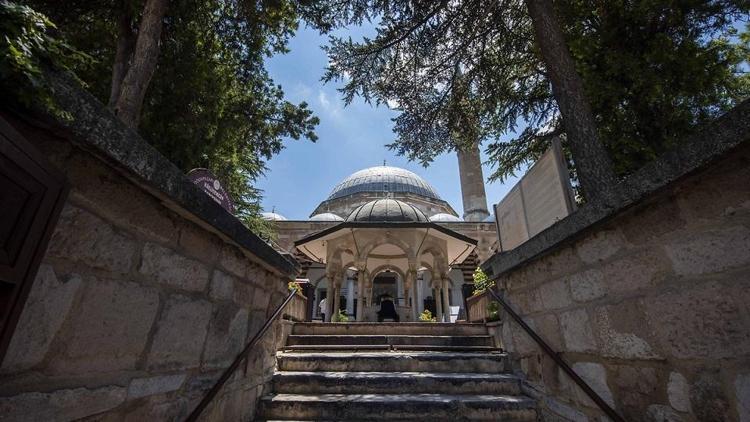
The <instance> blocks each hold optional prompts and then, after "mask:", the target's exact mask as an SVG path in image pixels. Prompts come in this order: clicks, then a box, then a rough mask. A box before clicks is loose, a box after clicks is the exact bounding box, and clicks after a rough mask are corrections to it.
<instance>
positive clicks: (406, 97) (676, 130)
mask: <svg viewBox="0 0 750 422" xmlns="http://www.w3.org/2000/svg"><path fill="white" fill-rule="evenodd" d="M555 5H556V7H557V9H558V13H557V14H558V16H559V18H560V21H561V24H562V26H563V29H564V31H565V35H566V38H567V41H568V46H569V49H570V50H571V53H572V55H573V57H574V59H575V61H576V67H577V70H578V73H579V74H581V76H582V77H583V80H584V88H585V91H586V95H587V97H588V99H589V100H590V102H591V105H592V109H593V113H594V116H595V119H596V122H597V125H598V128H599V134H600V139H601V140H602V142H604V143H605V145H606V147H607V150H608V151H609V153H610V156H611V157H612V158H613V160H614V163H615V166H616V171H617V172H618V174H621V175H622V174H626V173H628V172H630V171H632V170H634V169H635V168H637V167H639V166H640V165H642V164H643V163H644V162H645V161H648V160H650V159H652V158H653V157H654V156H655V155H656V154H658V153H660V152H662V151H663V150H665V149H666V148H669V147H670V146H672V145H673V144H675V143H676V142H679V140H680V139H682V138H684V137H685V136H686V135H687V134H689V133H691V132H692V131H694V130H695V129H696V128H697V127H700V125H701V124H703V123H704V122H706V121H708V120H710V119H712V118H714V117H715V116H717V115H718V114H719V113H721V112H722V111H724V110H726V109H728V108H729V107H731V106H732V105H734V104H736V103H737V102H738V101H740V100H741V99H744V98H747V96H748V95H749V94H750V89H749V86H750V84H749V83H748V76H747V74H746V73H743V72H742V71H741V63H742V62H743V60H745V61H747V60H748V58H749V57H750V55H749V54H748V52H749V51H750V48H749V47H748V39H747V37H743V38H741V39H739V40H735V41H734V42H730V41H729V39H728V37H729V36H731V35H732V29H731V24H732V23H733V22H736V21H737V20H738V19H743V18H744V19H746V18H747V13H748V11H749V10H750V2H748V1H746V0H723V1H695V0H679V1H677V0H675V1H658V0H638V1H629V2H624V1H603V0H597V1H594V0H562V1H556V2H555ZM305 18H306V19H307V20H308V21H310V22H313V23H314V24H315V25H316V26H317V27H318V28H319V29H320V30H322V31H324V32H325V31H330V30H331V29H333V28H336V27H341V26H346V25H356V24H360V23H362V22H365V21H372V22H375V23H376V25H377V35H376V36H375V37H374V38H369V39H368V38H366V39H363V40H358V41H354V40H352V39H348V38H341V37H331V39H330V44H329V46H328V47H327V52H328V54H329V56H330V65H329V68H328V70H327V72H326V74H325V77H324V79H325V80H326V81H331V80H341V81H343V82H344V86H343V88H342V93H343V96H344V99H345V100H346V101H351V100H352V99H353V97H354V96H356V95H358V96H362V97H363V98H364V99H365V100H367V101H371V102H374V103H377V104H381V103H387V104H389V105H391V106H394V107H395V108H397V109H398V110H399V111H400V112H401V113H400V115H399V116H398V117H396V118H395V132H396V139H395V141H394V142H393V143H392V144H390V147H391V148H392V149H394V150H396V151H397V152H398V153H400V154H404V155H406V156H408V157H409V158H410V159H414V160H418V161H420V162H422V163H423V164H425V165H426V164H428V163H429V162H431V161H432V159H433V158H434V157H435V156H437V155H439V154H440V153H443V152H447V151H452V150H455V149H457V148H460V147H461V146H462V145H465V144H466V143H468V142H471V141H479V142H484V144H485V146H486V148H487V151H488V152H489V154H490V162H491V163H492V164H493V165H494V166H496V169H495V172H494V173H493V174H492V176H491V178H492V179H501V180H502V179H503V178H505V177H507V176H508V175H510V174H513V172H514V171H516V170H517V169H519V167H521V166H522V165H523V164H525V163H528V162H529V161H531V160H533V159H535V158H536V157H538V156H539V154H540V153H541V152H543V151H544V150H545V149H546V148H547V146H548V145H549V141H550V139H551V138H552V137H554V136H558V135H561V136H562V137H563V139H564V138H565V133H564V130H563V127H562V124H561V121H560V117H559V111H558V107H557V104H556V102H555V101H554V99H553V96H552V91H551V89H550V85H549V81H548V75H547V71H546V69H545V66H544V64H543V62H542V60H541V58H540V54H539V51H538V48H537V46H536V45H535V43H534V36H533V29H532V26H531V21H530V18H529V17H528V13H527V11H526V8H525V6H524V2H523V1H521V0H498V1H494V2H487V1H480V0H461V1H454V2H448V1H440V2H438V1H377V0H335V1H334V0H328V1H319V2H316V3H315V5H314V6H313V7H310V8H309V9H306V10H305ZM511 132H516V136H515V137H514V138H512V139H508V134H509V133H511Z"/></svg>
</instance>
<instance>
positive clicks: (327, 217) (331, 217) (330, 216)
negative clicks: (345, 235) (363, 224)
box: [310, 212, 344, 221]
mask: <svg viewBox="0 0 750 422" xmlns="http://www.w3.org/2000/svg"><path fill="white" fill-rule="evenodd" d="M310 221H344V219H343V218H341V217H339V216H338V215H336V214H334V213H332V212H324V213H320V214H315V215H313V216H312V217H310Z"/></svg>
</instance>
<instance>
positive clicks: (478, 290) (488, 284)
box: [473, 267, 495, 296]
mask: <svg viewBox="0 0 750 422" xmlns="http://www.w3.org/2000/svg"><path fill="white" fill-rule="evenodd" d="M473 277H474V295H475V296H476V295H480V294H482V293H484V292H485V291H486V290H487V289H491V288H493V287H495V282H494V281H492V280H490V279H489V277H487V274H485V273H484V271H482V269H481V268H479V267H477V269H476V270H474V274H473Z"/></svg>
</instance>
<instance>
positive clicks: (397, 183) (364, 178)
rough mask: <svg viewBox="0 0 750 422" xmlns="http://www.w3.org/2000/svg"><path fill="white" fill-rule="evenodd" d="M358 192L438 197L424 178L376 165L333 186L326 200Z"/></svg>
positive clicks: (405, 171)
mask: <svg viewBox="0 0 750 422" xmlns="http://www.w3.org/2000/svg"><path fill="white" fill-rule="evenodd" d="M360 192H399V193H413V194H416V195H420V196H424V197H427V198H431V199H438V200H439V199H440V195H438V194H437V192H436V191H435V189H434V188H433V187H432V186H430V184H429V183H427V182H426V181H425V180H424V179H422V178H421V177H419V176H417V175H416V174H415V173H412V172H410V171H409V170H405V169H402V168H398V167H390V166H377V167H370V168H366V169H364V170H360V171H358V172H356V173H353V174H352V175H350V176H349V177H347V178H346V179H344V180H342V181H341V183H339V184H338V185H336V187H334V188H333V191H332V192H331V194H330V195H329V196H328V200H331V199H336V198H341V197H344V196H349V195H353V194H355V193H360Z"/></svg>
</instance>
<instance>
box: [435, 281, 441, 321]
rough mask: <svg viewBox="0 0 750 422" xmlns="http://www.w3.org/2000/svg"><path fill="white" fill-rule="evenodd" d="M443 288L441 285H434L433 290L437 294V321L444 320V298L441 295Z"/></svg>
mask: <svg viewBox="0 0 750 422" xmlns="http://www.w3.org/2000/svg"><path fill="white" fill-rule="evenodd" d="M441 290H442V289H441V288H440V287H433V291H434V292H435V294H434V295H433V297H434V298H435V312H437V315H435V319H437V322H443V299H442V295H441Z"/></svg>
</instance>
